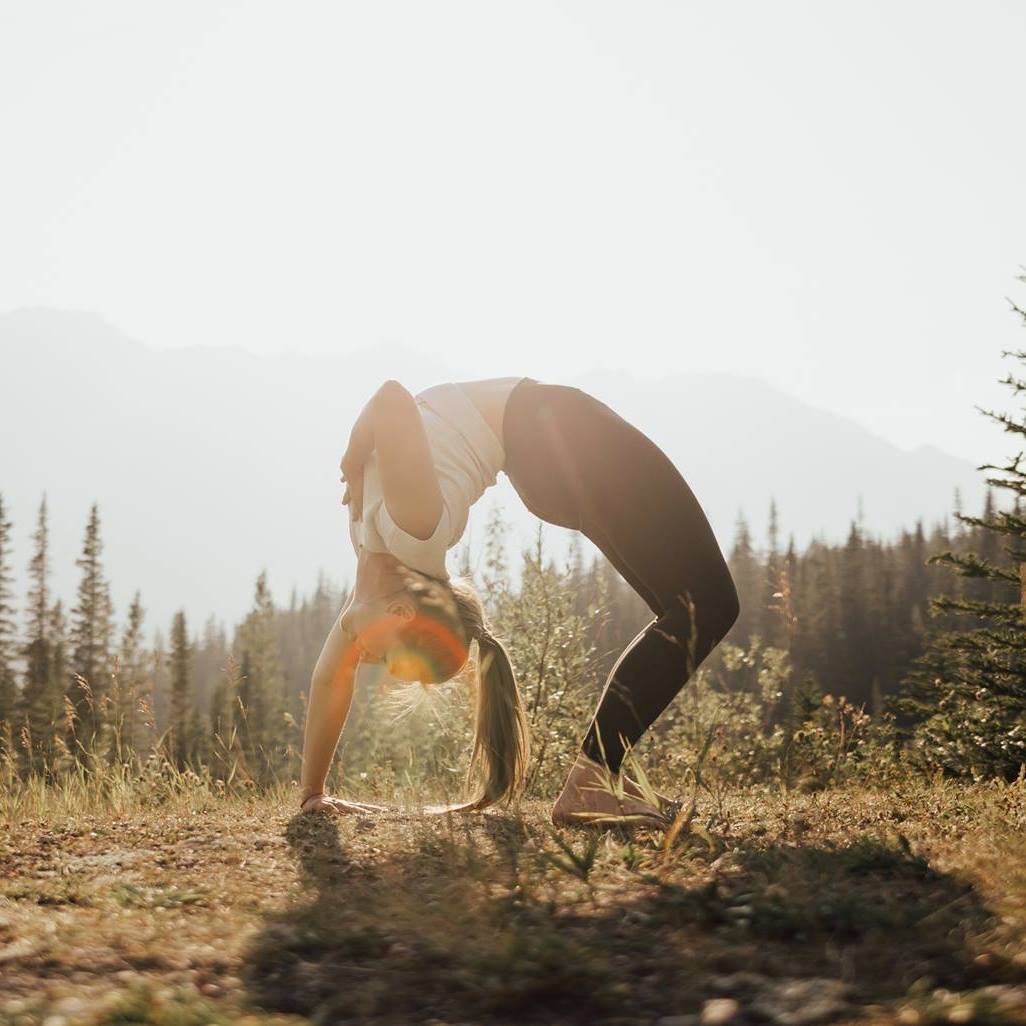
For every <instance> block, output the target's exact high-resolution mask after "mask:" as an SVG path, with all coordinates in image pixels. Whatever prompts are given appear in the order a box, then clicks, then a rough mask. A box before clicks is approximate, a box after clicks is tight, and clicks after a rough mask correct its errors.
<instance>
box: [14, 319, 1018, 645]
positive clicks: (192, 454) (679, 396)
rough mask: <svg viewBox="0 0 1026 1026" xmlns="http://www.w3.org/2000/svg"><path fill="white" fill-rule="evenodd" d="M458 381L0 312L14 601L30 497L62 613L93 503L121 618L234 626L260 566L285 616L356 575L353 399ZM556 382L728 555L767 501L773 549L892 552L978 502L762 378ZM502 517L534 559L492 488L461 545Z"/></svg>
mask: <svg viewBox="0 0 1026 1026" xmlns="http://www.w3.org/2000/svg"><path fill="white" fill-rule="evenodd" d="M397 354H398V355H397ZM518 371H519V372H522V373H526V374H532V376H534V377H537V378H540V379H541V380H545V378H544V376H543V375H541V374H540V373H538V372H537V371H536V370H535V368H532V367H524V368H509V369H506V370H504V371H503V373H517V372H518ZM470 376H471V375H467V374H464V373H462V372H460V371H459V370H458V369H456V368H453V367H451V366H449V365H447V364H445V363H444V362H442V361H433V360H432V359H431V358H430V357H427V356H424V355H423V354H420V353H416V352H414V351H411V350H408V349H406V348H404V347H401V346H396V345H395V344H393V343H388V344H387V345H386V344H379V345H376V346H371V347H368V348H365V349H362V350H360V351H358V352H355V353H350V354H345V355H340V356H339V357H337V358H332V357H323V356H314V355H287V354H280V355H255V354H251V353H248V352H246V351H245V350H242V349H238V348H235V347H232V346H225V347H216V348H211V347H190V348H185V349H172V350H160V349H150V348H148V347H147V346H145V345H144V344H142V343H140V342H137V341H135V340H133V339H131V338H130V337H129V336H128V335H126V334H125V333H124V332H121V331H120V330H118V329H117V328H115V327H113V326H111V325H109V324H107V323H106V322H105V321H103V320H102V319H101V318H99V317H97V316H96V315H93V314H85V313H74V312H63V311H50V310H25V311H18V312H15V313H10V314H4V315H0V431H2V437H3V438H4V440H5V441H4V444H3V457H2V460H0V491H2V492H3V494H4V497H5V499H6V500H7V502H8V504H9V508H10V515H11V518H12V519H13V520H14V521H15V544H16V546H17V548H16V552H15V567H14V568H15V573H16V575H17V579H18V580H17V583H18V587H19V592H21V591H22V590H23V588H24V575H25V568H26V565H27V562H28V559H29V557H30V540H29V539H30V534H31V531H32V528H33V525H34V521H35V514H36V509H37V507H38V504H39V499H40V496H41V494H42V492H43V491H44V490H46V492H47V494H48V497H49V504H50V513H51V541H52V555H51V565H52V568H53V571H54V577H53V582H54V587H55V590H56V592H57V593H58V594H60V595H62V596H64V597H65V600H66V601H71V600H72V599H73V596H74V588H75V584H76V573H77V571H76V569H75V565H74V561H75V558H76V557H77V555H78V550H79V546H80V544H81V538H82V532H83V530H84V527H85V522H86V517H87V515H88V507H89V504H90V503H91V502H92V501H93V500H94V499H95V500H96V501H97V502H99V504H100V509H101V515H102V519H103V537H104V541H105V551H104V562H105V566H106V568H107V571H108V574H109V576H110V579H111V581H112V585H113V588H114V597H115V602H116V605H117V608H118V613H119V616H120V615H121V614H122V613H123V611H124V609H125V607H126V605H127V602H128V601H129V599H130V596H131V593H132V592H133V591H134V590H135V589H136V588H137V587H138V588H139V589H140V590H141V591H142V595H143V602H144V604H145V605H146V607H147V610H148V612H149V617H148V622H149V624H150V626H151V627H152V626H153V625H154V624H157V625H160V626H163V625H165V624H166V623H167V622H168V619H169V617H170V614H171V612H172V611H173V610H174V609H176V608H179V607H183V608H185V609H186V612H187V613H188V615H189V617H190V620H191V622H192V625H193V627H197V626H198V625H199V624H198V620H199V619H200V618H201V617H205V616H206V615H208V614H209V613H216V614H217V615H219V616H221V617H225V618H229V619H234V618H235V617H237V616H239V615H241V613H242V612H243V611H244V610H245V608H246V607H247V606H248V604H249V600H250V596H251V592H252V586H253V580H254V578H255V576H256V574H257V573H258V572H259V570H260V568H261V567H266V568H267V570H268V573H269V578H270V582H271V586H272V589H273V591H274V593H275V595H276V597H277V599H278V600H279V601H286V600H287V598H288V593H289V590H290V589H291V588H292V587H297V588H298V589H299V590H300V591H304V590H307V589H309V588H310V587H311V586H312V585H313V583H314V581H315V579H316V575H317V572H318V570H319V569H323V570H324V571H325V572H326V573H328V574H329V576H331V577H333V578H335V579H336V580H337V581H339V582H341V581H343V580H344V579H345V578H346V577H347V576H349V575H350V574H351V572H352V569H353V567H354V565H355V563H354V557H353V555H352V552H351V549H350V546H349V540H348V534H347V530H346V511H345V508H344V507H342V506H341V504H340V496H341V488H340V485H339V482H338V460H339V456H340V455H341V452H342V449H343V448H344V446H345V443H346V440H347V438H348V434H349V429H350V427H351V425H352V422H353V419H354V418H355V417H356V415H357V413H358V412H359V410H360V408H361V407H362V405H363V403H364V402H365V401H366V398H367V396H368V395H369V394H370V393H371V392H372V391H373V389H374V388H375V387H376V386H377V384H379V383H380V382H381V381H382V380H383V379H384V378H386V377H396V378H399V379H400V380H402V381H403V383H404V384H406V385H407V387H409V388H410V389H411V391H417V390H419V389H420V388H424V387H426V386H427V385H430V384H433V383H435V382H437V381H439V380H460V379H462V378H466V377H470ZM566 383H568V384H575V385H578V386H579V387H581V388H584V389H585V390H587V391H589V392H591V393H592V394H594V395H596V396H597V397H598V398H600V399H601V400H602V401H603V402H606V403H607V404H608V405H610V406H611V407H613V408H614V409H615V410H617V412H619V413H620V414H621V415H622V416H624V417H626V418H627V419H628V420H630V421H632V422H633V423H635V424H636V425H637V426H638V427H640V428H641V429H642V430H643V431H645V432H646V433H647V434H648V435H650V437H652V438H653V439H654V440H655V441H656V442H657V443H658V444H659V445H661V446H662V447H663V448H664V449H665V450H666V452H667V454H668V455H669V456H670V458H671V459H672V460H673V461H674V463H675V464H676V465H677V466H678V467H679V468H680V470H681V472H682V473H683V474H684V476H685V478H686V479H687V480H688V482H689V484H690V485H691V486H692V488H693V489H694V491H695V493H696V495H697V496H698V498H699V500H700V501H701V503H702V505H703V508H704V509H705V511H706V513H707V514H708V516H709V519H710V521H711V522H712V525H713V528H714V530H715V531H716V534H717V537H718V538H719V540H720V543H721V545H722V546H723V548H724V550H725V551H726V550H727V549H729V546H730V543H731V540H732V537H733V532H734V525H735V522H736V519H737V515H738V511H739V509H741V510H743V511H744V513H745V515H746V516H747V518H748V520H749V522H750V523H751V525H752V528H753V532H754V533H755V536H756V538H757V539H762V538H763V537H764V535H765V524H766V517H767V510H768V506H769V500H770V496H771V494H772V495H775V496H776V498H777V502H778V506H779V509H780V517H781V531H782V538H781V541H782V543H783V544H786V541H787V537H788V535H789V534H790V533H792V532H793V533H794V535H795V539H796V542H797V543H798V544H799V545H804V544H805V543H806V542H807V541H808V540H809V538H810V537H812V536H813V535H820V536H823V537H826V538H828V539H831V540H836V539H840V538H843V537H844V535H845V534H846V533H847V530H848V527H849V524H850V521H851V520H852V519H853V518H854V517H855V516H856V512H857V508H858V502H859V498H860V496H861V500H862V505H863V510H864V523H865V526H866V528H867V529H868V530H869V531H871V532H873V533H880V534H883V535H885V536H890V535H891V534H892V533H893V532H895V531H897V530H898V529H899V528H901V527H911V526H912V525H913V524H914V521H915V519H916V518H917V517H922V518H923V519H924V520H925V521H926V523H927V524H930V523H932V522H933V521H934V520H940V519H942V518H943V517H944V516H946V515H948V513H949V511H950V509H951V505H952V496H953V492H954V489H955V488H956V487H959V488H960V489H961V490H962V494H963V496H964V499H965V503H966V507H967V508H968V509H971V510H975V509H976V508H978V505H979V503H980V501H981V499H982V492H983V480H982V475H981V474H980V473H978V472H977V471H976V470H975V466H974V465H973V464H970V463H968V462H967V461H964V460H960V459H957V458H955V457H953V456H949V455H948V454H946V453H943V452H941V451H940V450H939V449H937V448H936V447H934V446H921V447H919V448H917V449H916V450H913V451H905V450H902V449H899V448H897V447H896V446H894V445H892V444H891V443H890V442H888V441H887V440H886V439H883V438H880V437H878V436H876V435H874V434H873V433H872V432H870V431H868V430H866V429H865V428H864V427H862V426H860V425H858V424H856V423H854V422H852V421H849V420H846V419H845V418H843V417H840V416H838V415H836V414H834V413H831V412H829V411H828V410H824V409H818V408H815V407H812V406H809V405H808V404H805V403H803V402H801V401H799V400H797V399H795V398H793V397H791V396H789V395H787V394H786V393H784V392H781V391H779V390H777V389H775V388H773V387H772V386H770V385H768V384H766V383H765V382H762V381H759V380H758V379H755V378H751V377H745V376H741V375H733V374H728V373H714V372H702V373H693V374H674V375H670V376H667V377H666V378H663V379H660V380H641V379H636V378H633V377H630V376H629V375H628V374H627V373H624V372H619V371H617V372H612V371H591V372H587V373H585V374H582V375H580V376H579V377H577V378H575V379H572V380H567V382H566ZM995 451H999V449H998V447H997V446H996V447H995ZM985 459H994V457H993V455H992V454H991V455H988V454H983V455H982V456H981V459H980V461H979V462H984V460H985ZM496 502H498V503H501V504H502V505H503V506H504V507H505V508H506V510H507V511H508V516H509V519H510V520H511V521H513V523H514V526H515V528H516V535H515V536H514V537H511V539H510V542H511V551H512V550H514V549H515V548H516V546H517V544H526V543H527V542H528V540H529V538H530V533H531V530H532V526H533V523H534V521H533V518H532V517H530V516H529V515H528V514H527V513H526V511H524V510H523V507H522V506H521V504H520V502H519V500H518V499H517V497H516V495H515V493H514V491H513V489H512V487H511V486H510V485H509V482H508V480H507V479H506V478H505V476H504V475H500V477H499V484H498V485H497V486H496V487H495V488H493V489H490V490H489V491H488V492H486V493H485V495H484V497H483V498H482V500H481V501H480V502H479V503H478V504H477V506H476V507H475V508H474V509H473V510H472V511H471V518H470V522H469V524H468V533H467V534H466V535H465V536H464V542H468V541H469V542H470V544H471V545H472V547H473V548H475V549H476V548H477V544H476V542H477V539H479V538H480V536H481V530H482V528H483V525H484V521H485V517H486V515H487V510H488V508H489V507H490V506H491V505H492V504H493V503H496ZM546 533H547V535H548V536H549V537H551V538H552V539H553V541H554V542H556V541H557V540H558V541H560V542H562V541H565V539H566V537H567V534H566V532H564V531H562V530H561V529H557V528H552V527H548V528H546ZM585 549H586V551H589V550H590V546H588V545H587V543H586V545H585ZM450 558H451V559H453V560H455V556H454V553H450Z"/></svg>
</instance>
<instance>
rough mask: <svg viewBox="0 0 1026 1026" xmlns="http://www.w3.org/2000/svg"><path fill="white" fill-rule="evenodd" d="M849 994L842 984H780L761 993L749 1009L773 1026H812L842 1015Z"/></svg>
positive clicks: (801, 981)
mask: <svg viewBox="0 0 1026 1026" xmlns="http://www.w3.org/2000/svg"><path fill="white" fill-rule="evenodd" d="M848 993H849V987H848V985H847V984H846V983H844V982H843V981H841V980H828V979H819V978H815V977H813V978H812V979H791V980H781V981H779V982H776V983H773V984H771V985H770V986H768V987H767V988H766V989H765V990H763V992H762V993H761V994H759V996H758V997H756V998H755V1000H754V1001H753V1002H752V1006H751V1008H752V1011H753V1012H754V1013H755V1014H756V1015H758V1016H760V1017H761V1018H764V1019H768V1020H769V1021H770V1022H772V1023H775V1024H776V1026H815V1024H817V1023H825V1022H830V1021H831V1020H832V1019H836V1018H837V1017H838V1016H839V1015H841V1014H842V1013H843V1012H845V1011H846V1010H847V1008H848V1001H847V996H848Z"/></svg>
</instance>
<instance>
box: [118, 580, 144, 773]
mask: <svg viewBox="0 0 1026 1026" xmlns="http://www.w3.org/2000/svg"><path fill="white" fill-rule="evenodd" d="M145 616H146V614H145V611H144V610H143V606H142V598H141V597H140V595H139V592H136V593H135V595H134V596H133V598H132V604H131V605H130V606H129V607H128V623H126V624H125V629H124V631H123V633H122V635H121V647H120V652H119V653H118V690H119V694H118V700H117V704H116V709H115V716H116V718H117V723H118V736H119V739H120V742H121V747H122V750H123V754H124V755H126V756H127V755H128V754H130V753H133V752H136V751H138V749H139V748H140V747H141V743H142V715H141V710H140V701H141V700H142V698H143V696H144V694H145V688H146V676H147V673H146V653H145V651H144V650H143V633H142V632H143V620H144V619H145Z"/></svg>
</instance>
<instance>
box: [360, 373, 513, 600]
mask: <svg viewBox="0 0 1026 1026" xmlns="http://www.w3.org/2000/svg"><path fill="white" fill-rule="evenodd" d="M521 380H523V379H522V378H519V377H513V378H492V379H490V380H489V381H488V394H489V395H490V396H493V395H494V394H495V390H496V388H497V387H498V388H500V389H502V388H505V389H506V393H505V394H506V396H507V397H508V396H509V393H510V392H511V391H512V390H513V387H514V386H515V385H516V384H517V383H518V382H519V381H521ZM473 384H474V383H472V382H468V383H466V384H464V385H461V384H458V383H455V382H446V383H444V384H441V385H433V386H432V387H431V388H426V389H424V390H423V391H421V392H418V393H417V394H416V396H414V399H415V400H416V402H417V407H418V409H419V411H420V417H421V420H422V421H423V424H424V433H425V434H426V435H427V440H428V444H429V446H430V447H431V454H432V457H433V459H434V465H435V470H436V471H437V473H438V484H439V486H440V488H441V490H442V515H441V517H440V518H439V520H438V526H437V527H436V528H435V531H434V533H433V534H432V535H431V537H430V538H415V537H414V536H413V535H412V534H407V532H406V531H404V530H402V528H400V527H399V526H398V524H396V523H395V521H394V520H393V519H392V518H391V516H389V513H388V510H387V508H386V507H385V503H384V498H383V496H382V494H381V479H380V476H379V474H378V461H377V453H376V452H375V451H373V450H372V451H371V454H370V456H369V457H368V459H367V462H366V463H365V464H364V468H363V515H362V519H361V520H354V519H353V516H352V512H353V511H352V508H351V507H350V517H349V537H350V539H351V541H352V543H353V551H354V552H356V554H357V556H359V554H360V547H361V546H363V547H364V548H366V549H367V550H368V551H369V552H390V553H391V554H392V555H393V556H395V557H396V559H398V560H399V561H400V562H401V563H405V564H406V566H409V567H412V568H413V569H414V570H420V571H421V572H422V573H425V574H429V575H430V576H432V577H440V578H442V579H443V580H448V578H449V573H448V571H447V570H446V566H445V555H446V552H448V550H449V549H450V548H451V547H452V546H453V545H455V544H456V543H457V542H458V541H459V540H460V538H461V537H462V535H463V531H464V529H465V528H466V526H467V517H468V515H469V513H470V507H471V506H472V505H473V504H474V503H475V502H476V501H477V500H478V499H479V498H480V497H481V495H482V493H483V492H484V490H485V489H486V488H489V487H491V486H492V485H494V484H495V482H496V478H497V475H498V473H499V471H500V470H501V469H502V467H503V464H504V463H505V460H506V454H505V451H504V450H503V446H502V439H501V438H497V437H496V435H495V432H494V431H493V430H492V429H491V427H490V426H489V424H488V422H487V421H486V420H485V418H484V417H483V416H482V415H481V412H480V410H478V408H477V407H476V406H475V405H474V403H473V402H472V401H471V399H470V397H469V394H468V391H469V388H471V387H473ZM507 386H508V387H507ZM500 394H501V391H500Z"/></svg>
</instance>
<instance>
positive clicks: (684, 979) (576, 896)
mask: <svg viewBox="0 0 1026 1026" xmlns="http://www.w3.org/2000/svg"><path fill="white" fill-rule="evenodd" d="M563 836H564V838H566V839H567V840H568V841H569V842H570V845H571V848H572V850H573V852H574V853H575V854H574V857H567V855H566V853H565V852H563V851H561V849H560V848H559V847H558V846H557V844H556V843H555V841H554V839H553V837H552V835H551V832H550V831H549V829H548V827H547V825H546V824H544V823H542V822H538V823H535V822H533V821H531V820H522V819H517V818H513V817H508V818H507V817H503V816H500V815H486V816H478V817H471V818H462V819H455V820H453V821H438V820H435V821H430V822H428V823H425V822H424V821H420V820H413V821H410V822H408V823H407V824H406V825H405V826H397V825H395V824H384V823H380V822H376V823H371V822H370V821H354V820H351V819H339V818H338V817H334V816H331V815H328V814H323V815H320V814H319V815H312V816H311V815H300V816H297V817H296V818H295V819H293V820H291V821H290V822H289V824H288V827H287V830H286V837H287V839H288V842H289V844H290V845H291V848H292V850H293V852H294V854H295V856H296V857H297V859H298V861H299V867H300V870H301V873H302V876H303V878H304V882H305V885H306V890H307V894H306V896H304V897H303V899H302V900H299V901H297V902H295V903H294V904H290V905H289V906H288V907H286V908H284V909H282V910H280V911H278V912H276V913H274V914H273V915H271V916H270V917H269V918H268V921H267V922H266V924H265V926H264V927H263V928H262V929H261V930H260V931H259V932H258V934H257V935H256V936H255V937H254V939H253V941H252V943H251V945H250V947H249V950H248V952H247V956H246V959H245V962H246V966H247V968H246V972H245V982H246V985H247V987H248V990H249V995H250V998H251V999H252V1000H253V1001H254V1002H256V1003H258V1004H259V1005H261V1006H263V1007H264V1008H266V1009H268V1010H274V1011H281V1012H293V1013H298V1014H301V1015H304V1016H309V1017H311V1018H313V1019H314V1020H315V1022H323V1023H329V1022H330V1023H345V1022H352V1023H357V1022H358V1023H373V1022H389V1023H395V1022H423V1021H426V1020H429V1019H439V1020H443V1021H445V1022H454V1023H465V1022H478V1023H486V1022H487V1023H525V1024H526V1023H542V1022H549V1023H551V1022H561V1023H562V1022H566V1023H585V1022H588V1023H594V1022H601V1021H603V1020H606V1021H608V1022H610V1023H613V1022H625V1023H626V1022H634V1021H639V1022H640V1021H651V1020H652V1019H654V1018H656V1017H659V1016H664V1015H682V1014H686V1013H690V1012H695V1011H698V1010H699V1009H700V1008H701V1006H702V1002H703V1001H704V1000H705V999H707V998H709V997H715V996H717V995H718V994H724V993H727V994H731V995H732V996H735V997H737V998H738V999H739V1000H740V1002H741V1005H742V1007H743V1012H742V1014H743V1015H744V1016H745V1017H746V1018H749V1019H758V1018H760V1014H759V1013H758V1011H757V1010H758V1008H759V1007H760V1006H759V1001H758V1000H757V999H758V996H759V995H758V994H757V993H753V991H758V990H759V988H760V981H761V980H764V979H765V980H766V981H769V982H772V981H774V980H781V979H786V978H792V979H793V978H796V977H798V978H808V977H815V978H825V979H827V980H835V981H836V980H843V981H845V983H846V984H848V985H849V986H848V987H847V988H846V991H845V993H846V997H845V1002H846V1003H849V1002H850V1003H854V1004H856V1005H857V1004H868V1003H886V1002H888V1001H892V1000H894V999H896V998H900V997H901V996H902V995H905V994H906V993H907V992H908V990H909V988H910V987H914V986H916V985H917V981H919V982H918V986H919V987H923V986H929V987H934V988H935V987H946V988H949V989H951V990H963V989H967V988H973V987H980V986H982V985H984V984H988V983H997V982H1002V981H1005V980H1008V979H1010V978H1012V976H1013V974H1012V973H1011V970H1010V969H1009V968H1008V967H1007V966H1004V965H1000V964H995V963H994V961H993V960H990V961H989V962H987V963H986V964H985V965H984V964H982V963H981V961H980V960H977V959H976V958H975V955H976V953H977V949H976V946H975V945H976V942H977V939H978V938H980V937H981V936H984V935H985V934H986V932H987V930H988V928H989V924H990V923H991V922H992V918H993V917H992V916H991V913H990V912H989V911H988V909H987V908H986V907H984V905H983V904H982V902H981V901H980V900H979V898H978V896H977V894H976V893H975V892H974V891H973V889H972V887H971V886H969V885H967V884H966V883H965V882H964V881H962V880H960V879H958V878H955V877H952V876H946V875H943V874H940V873H937V872H936V871H934V870H933V869H931V868H930V866H929V865H928V864H927V862H926V861H925V860H924V859H922V858H920V857H918V856H917V855H915V854H913V853H912V852H911V851H910V850H909V849H908V846H907V844H904V843H902V842H901V841H900V840H898V839H895V840H894V842H893V843H891V842H888V841H886V840H881V839H877V838H871V837H868V836H860V837H858V838H857V839H855V840H854V841H853V842H851V843H848V844H846V845H844V846H837V847H826V846H818V847H817V846H793V845H791V844H786V843H775V842H767V841H765V840H764V839H762V838H756V837H753V838H750V839H748V840H747V841H741V842H737V847H736V848H735V849H734V851H733V852H732V853H729V854H727V855H725V856H723V857H721V858H718V859H715V860H714V855H713V854H709V853H705V852H704V851H699V850H697V849H694V848H688V849H682V850H680V851H675V852H674V853H673V854H672V859H671V860H670V861H669V862H668V863H665V864H664V863H663V861H662V856H661V854H660V853H659V851H658V849H657V846H656V845H655V844H654V843H653V842H651V841H650V842H649V843H648V844H647V846H646V844H645V842H644V839H636V840H634V841H631V840H630V839H629V838H627V837H626V836H624V837H620V838H616V837H613V836H612V835H609V834H607V835H605V836H603V837H597V838H596V837H595V836H594V835H592V838H591V839H589V836H588V835H587V834H584V833H574V832H568V833H565V834H564V835H563ZM575 860H576V861H575ZM739 971H742V972H739ZM1020 973H1021V970H1020ZM763 1007H764V1008H765V1002H763ZM830 1007H833V1012H831V1011H830V1010H829V1009H828V1010H827V1011H825V1012H824V1015H823V1018H824V1019H827V1018H830V1017H836V1015H837V1014H840V1012H839V1010H838V1007H836V1002H835V1005H834V1006H830ZM850 1010H851V1009H849V1011H850ZM761 1017H762V1018H771V1019H772V1018H773V1016H772V1014H771V1013H767V1012H765V1011H764V1012H763V1014H762V1015H761ZM777 1021H780V1022H782V1021H783V1020H782V1019H781V1020H777Z"/></svg>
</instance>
